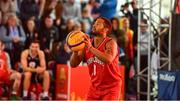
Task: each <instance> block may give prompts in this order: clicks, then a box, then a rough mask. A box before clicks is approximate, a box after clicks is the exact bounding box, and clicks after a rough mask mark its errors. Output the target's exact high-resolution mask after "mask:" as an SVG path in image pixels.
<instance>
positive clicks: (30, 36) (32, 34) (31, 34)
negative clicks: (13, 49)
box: [25, 19, 40, 48]
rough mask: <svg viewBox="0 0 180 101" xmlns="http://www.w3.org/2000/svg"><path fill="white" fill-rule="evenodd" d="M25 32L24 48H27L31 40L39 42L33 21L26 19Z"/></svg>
mask: <svg viewBox="0 0 180 101" xmlns="http://www.w3.org/2000/svg"><path fill="white" fill-rule="evenodd" d="M26 27H27V31H26V43H25V48H29V45H30V42H31V41H32V40H35V39H36V40H39V39H40V36H39V32H38V30H37V29H36V28H37V27H36V25H35V22H34V20H33V19H28V20H27V23H26Z"/></svg>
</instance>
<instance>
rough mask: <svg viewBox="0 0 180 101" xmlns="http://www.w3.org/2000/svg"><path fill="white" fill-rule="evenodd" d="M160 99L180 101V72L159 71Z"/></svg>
mask: <svg viewBox="0 0 180 101" xmlns="http://www.w3.org/2000/svg"><path fill="white" fill-rule="evenodd" d="M158 99H159V100H180V72H172V71H158Z"/></svg>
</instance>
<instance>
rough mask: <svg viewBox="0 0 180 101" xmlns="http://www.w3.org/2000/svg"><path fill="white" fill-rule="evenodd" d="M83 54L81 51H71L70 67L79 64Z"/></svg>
mask: <svg viewBox="0 0 180 101" xmlns="http://www.w3.org/2000/svg"><path fill="white" fill-rule="evenodd" d="M83 55H84V52H83V51H79V52H73V53H72V55H71V58H70V65H71V67H77V66H78V65H79V64H80V62H81V61H82V60H83Z"/></svg>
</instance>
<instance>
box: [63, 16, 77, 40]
mask: <svg viewBox="0 0 180 101" xmlns="http://www.w3.org/2000/svg"><path fill="white" fill-rule="evenodd" d="M75 24H76V23H75V21H74V19H71V18H70V19H68V20H67V23H66V27H65V29H63V31H62V33H60V41H63V40H65V39H66V36H67V35H68V34H69V32H71V31H72V30H74V29H73V28H74V26H75Z"/></svg>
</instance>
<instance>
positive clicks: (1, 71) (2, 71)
mask: <svg viewBox="0 0 180 101" xmlns="http://www.w3.org/2000/svg"><path fill="white" fill-rule="evenodd" d="M7 59H8V58H7V55H6V53H5V52H2V53H1V55H0V81H3V82H5V83H9V77H10V74H9V72H8V66H7V61H8V60H7Z"/></svg>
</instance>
